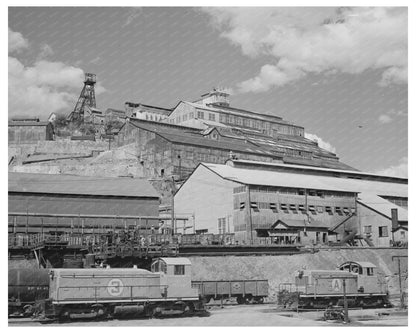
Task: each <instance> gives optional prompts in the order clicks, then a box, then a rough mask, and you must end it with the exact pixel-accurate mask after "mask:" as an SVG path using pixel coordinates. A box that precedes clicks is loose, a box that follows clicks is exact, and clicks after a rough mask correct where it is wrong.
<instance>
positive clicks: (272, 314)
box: [9, 304, 408, 327]
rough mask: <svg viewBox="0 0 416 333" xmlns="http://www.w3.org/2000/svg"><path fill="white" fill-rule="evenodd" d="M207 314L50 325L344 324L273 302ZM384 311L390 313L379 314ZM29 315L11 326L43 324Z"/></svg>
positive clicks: (364, 317) (356, 315) (390, 319)
mask: <svg viewBox="0 0 416 333" xmlns="http://www.w3.org/2000/svg"><path fill="white" fill-rule="evenodd" d="M209 311H210V316H208V317H188V318H178V317H176V318H164V319H153V318H152V319H131V320H111V321H101V322H71V323H64V324H47V325H45V326H44V327H49V326H108V327H112V326H344V324H342V323H328V322H324V321H321V320H319V319H320V318H321V317H322V312H321V311H319V312H302V313H296V312H278V311H277V309H276V306H275V305H274V304H263V305H236V306H225V307H224V308H221V307H219V306H213V307H211V309H210V310H209ZM379 313H384V314H388V315H378V314H379ZM350 318H351V320H352V322H351V323H350V324H348V325H351V326H407V323H408V317H407V315H406V314H403V313H401V312H398V311H397V310H395V309H386V310H381V309H378V310H374V309H372V310H351V311H350ZM41 325H42V324H40V323H38V322H34V321H31V320H30V319H9V326H41Z"/></svg>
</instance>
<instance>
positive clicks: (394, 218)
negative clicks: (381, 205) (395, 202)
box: [391, 208, 399, 230]
mask: <svg viewBox="0 0 416 333" xmlns="http://www.w3.org/2000/svg"><path fill="white" fill-rule="evenodd" d="M398 226H399V221H398V213H397V208H392V209H391V228H392V229H393V230H395V229H396V228H397V227H398Z"/></svg>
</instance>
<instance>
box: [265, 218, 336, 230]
mask: <svg viewBox="0 0 416 333" xmlns="http://www.w3.org/2000/svg"><path fill="white" fill-rule="evenodd" d="M281 224H283V225H284V226H286V227H288V228H293V229H303V228H306V229H314V228H319V229H328V225H326V224H323V223H320V221H312V222H311V223H308V222H306V221H301V220H293V219H283V221H281V220H278V221H277V222H276V223H275V224H274V226H273V229H279V228H278V226H279V225H281Z"/></svg>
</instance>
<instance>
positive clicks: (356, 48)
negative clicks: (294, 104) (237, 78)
mask: <svg viewBox="0 0 416 333" xmlns="http://www.w3.org/2000/svg"><path fill="white" fill-rule="evenodd" d="M202 10H203V11H205V12H207V13H208V14H209V15H210V17H211V18H212V23H213V24H214V25H215V27H216V28H218V29H219V30H220V31H221V36H222V37H223V38H226V39H228V40H229V41H230V42H231V43H232V44H233V45H236V46H238V47H240V48H241V51H242V53H243V54H245V55H247V56H250V57H253V58H258V57H267V58H269V59H271V60H269V61H268V64H265V65H264V66H263V67H262V68H261V69H260V72H259V74H258V75H257V76H256V77H254V78H252V79H248V80H246V81H243V82H241V83H240V84H239V85H238V91H239V92H248V91H253V92H262V91H266V90H268V89H270V88H271V87H273V86H281V85H284V84H287V83H290V82H292V81H295V80H298V79H300V78H302V77H303V76H304V75H306V74H308V73H324V74H328V73H337V72H343V73H349V74H359V73H362V72H363V71H365V70H368V69H382V70H384V72H383V73H382V77H381V78H380V81H379V84H380V85H381V86H386V85H389V84H401V83H407V9H406V8H400V7H396V8H384V7H383V8H381V7H377V8H364V7H359V8H330V7H324V8H322V7H321V8H320V7H313V8H299V7H293V8H284V7H275V8H270V7H261V8H252V7H250V8H244V7H239V8H233V7H222V8H203V9H202Z"/></svg>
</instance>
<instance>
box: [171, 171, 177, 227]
mask: <svg viewBox="0 0 416 333" xmlns="http://www.w3.org/2000/svg"><path fill="white" fill-rule="evenodd" d="M175 192H176V188H175V178H174V177H173V176H172V202H171V204H172V207H171V213H172V217H171V218H172V235H174V234H175Z"/></svg>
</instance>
